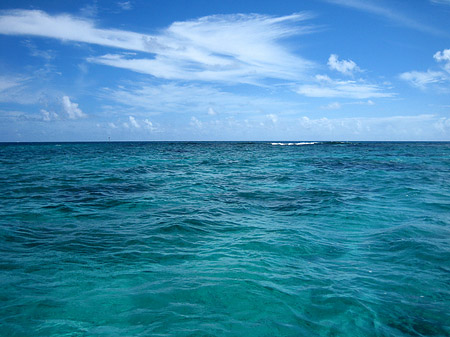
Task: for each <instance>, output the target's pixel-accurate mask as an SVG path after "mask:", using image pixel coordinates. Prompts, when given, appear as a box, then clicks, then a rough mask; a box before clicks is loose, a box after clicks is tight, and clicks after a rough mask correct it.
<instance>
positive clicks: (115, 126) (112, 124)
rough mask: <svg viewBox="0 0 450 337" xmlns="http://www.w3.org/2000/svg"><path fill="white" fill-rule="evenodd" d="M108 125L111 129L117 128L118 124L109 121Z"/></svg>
mask: <svg viewBox="0 0 450 337" xmlns="http://www.w3.org/2000/svg"><path fill="white" fill-rule="evenodd" d="M108 126H109V127H110V128H111V129H117V125H116V124H114V123H113V122H110V123H108Z"/></svg>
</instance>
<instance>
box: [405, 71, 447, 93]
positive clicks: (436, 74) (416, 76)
mask: <svg viewBox="0 0 450 337" xmlns="http://www.w3.org/2000/svg"><path fill="white" fill-rule="evenodd" d="M400 79H402V80H404V81H407V82H409V83H410V84H411V85H413V86H415V87H418V88H421V89H424V88H425V87H426V86H427V85H429V84H432V83H439V82H443V81H445V79H446V75H445V74H444V73H443V72H441V71H431V70H428V71H426V72H423V71H409V72H404V73H402V74H400Z"/></svg>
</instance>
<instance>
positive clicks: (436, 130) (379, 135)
mask: <svg viewBox="0 0 450 337" xmlns="http://www.w3.org/2000/svg"><path fill="white" fill-rule="evenodd" d="M298 123H299V127H300V129H304V130H305V131H303V133H304V134H307V135H315V136H316V137H317V139H329V140H336V139H339V140H359V139H364V140H386V139H389V140H414V139H415V140H433V139H442V138H444V139H446V138H448V136H450V119H449V118H446V117H439V116H436V115H416V116H389V117H353V118H326V117H323V118H310V117H307V116H304V117H301V118H299V119H298Z"/></svg>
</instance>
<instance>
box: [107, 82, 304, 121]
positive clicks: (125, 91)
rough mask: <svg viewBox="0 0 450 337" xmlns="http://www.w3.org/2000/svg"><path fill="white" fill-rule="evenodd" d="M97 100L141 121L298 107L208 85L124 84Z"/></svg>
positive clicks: (289, 102)
mask: <svg viewBox="0 0 450 337" xmlns="http://www.w3.org/2000/svg"><path fill="white" fill-rule="evenodd" d="M99 98H100V99H108V100H110V99H112V100H113V101H114V102H116V103H118V104H120V105H121V106H124V107H128V108H129V109H131V110H130V111H133V112H132V113H133V114H134V115H136V116H142V117H143V116H151V115H158V114H161V113H170V114H187V113H190V114H196V115H198V114H199V113H201V114H203V115H205V116H215V115H216V114H217V111H220V114H227V115H230V114H239V115H245V114H258V113H261V112H264V113H266V112H267V113H269V112H272V111H287V110H295V109H297V110H298V109H299V108H301V106H302V104H301V103H299V102H298V101H295V102H291V101H286V100H282V99H278V98H272V97H260V96H249V95H244V94H238V93H232V92H227V91H224V90H223V89H220V88H217V87H215V86H211V85H200V84H175V83H169V84H150V83H148V84H147V83H141V84H139V83H138V84H130V83H125V85H124V86H119V87H116V88H109V89H104V90H103V92H102V94H101V95H100V97H99ZM213 107H214V108H213ZM130 113H131V112H130Z"/></svg>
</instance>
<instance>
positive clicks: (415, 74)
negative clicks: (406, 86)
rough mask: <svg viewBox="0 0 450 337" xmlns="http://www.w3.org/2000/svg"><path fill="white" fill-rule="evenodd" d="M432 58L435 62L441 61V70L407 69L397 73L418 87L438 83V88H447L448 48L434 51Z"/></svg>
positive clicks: (448, 74)
mask: <svg viewBox="0 0 450 337" xmlns="http://www.w3.org/2000/svg"><path fill="white" fill-rule="evenodd" d="M433 58H434V59H435V60H436V61H437V62H439V63H443V70H430V69H428V70H427V71H416V70H413V71H407V72H404V73H401V74H400V75H399V77H400V79H402V80H404V81H407V82H409V83H410V84H411V85H412V86H415V87H417V88H420V89H426V88H427V87H428V86H430V85H437V84H440V86H438V88H440V89H444V88H447V87H448V82H450V49H445V50H443V51H438V52H436V53H435V54H434V55H433Z"/></svg>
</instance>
